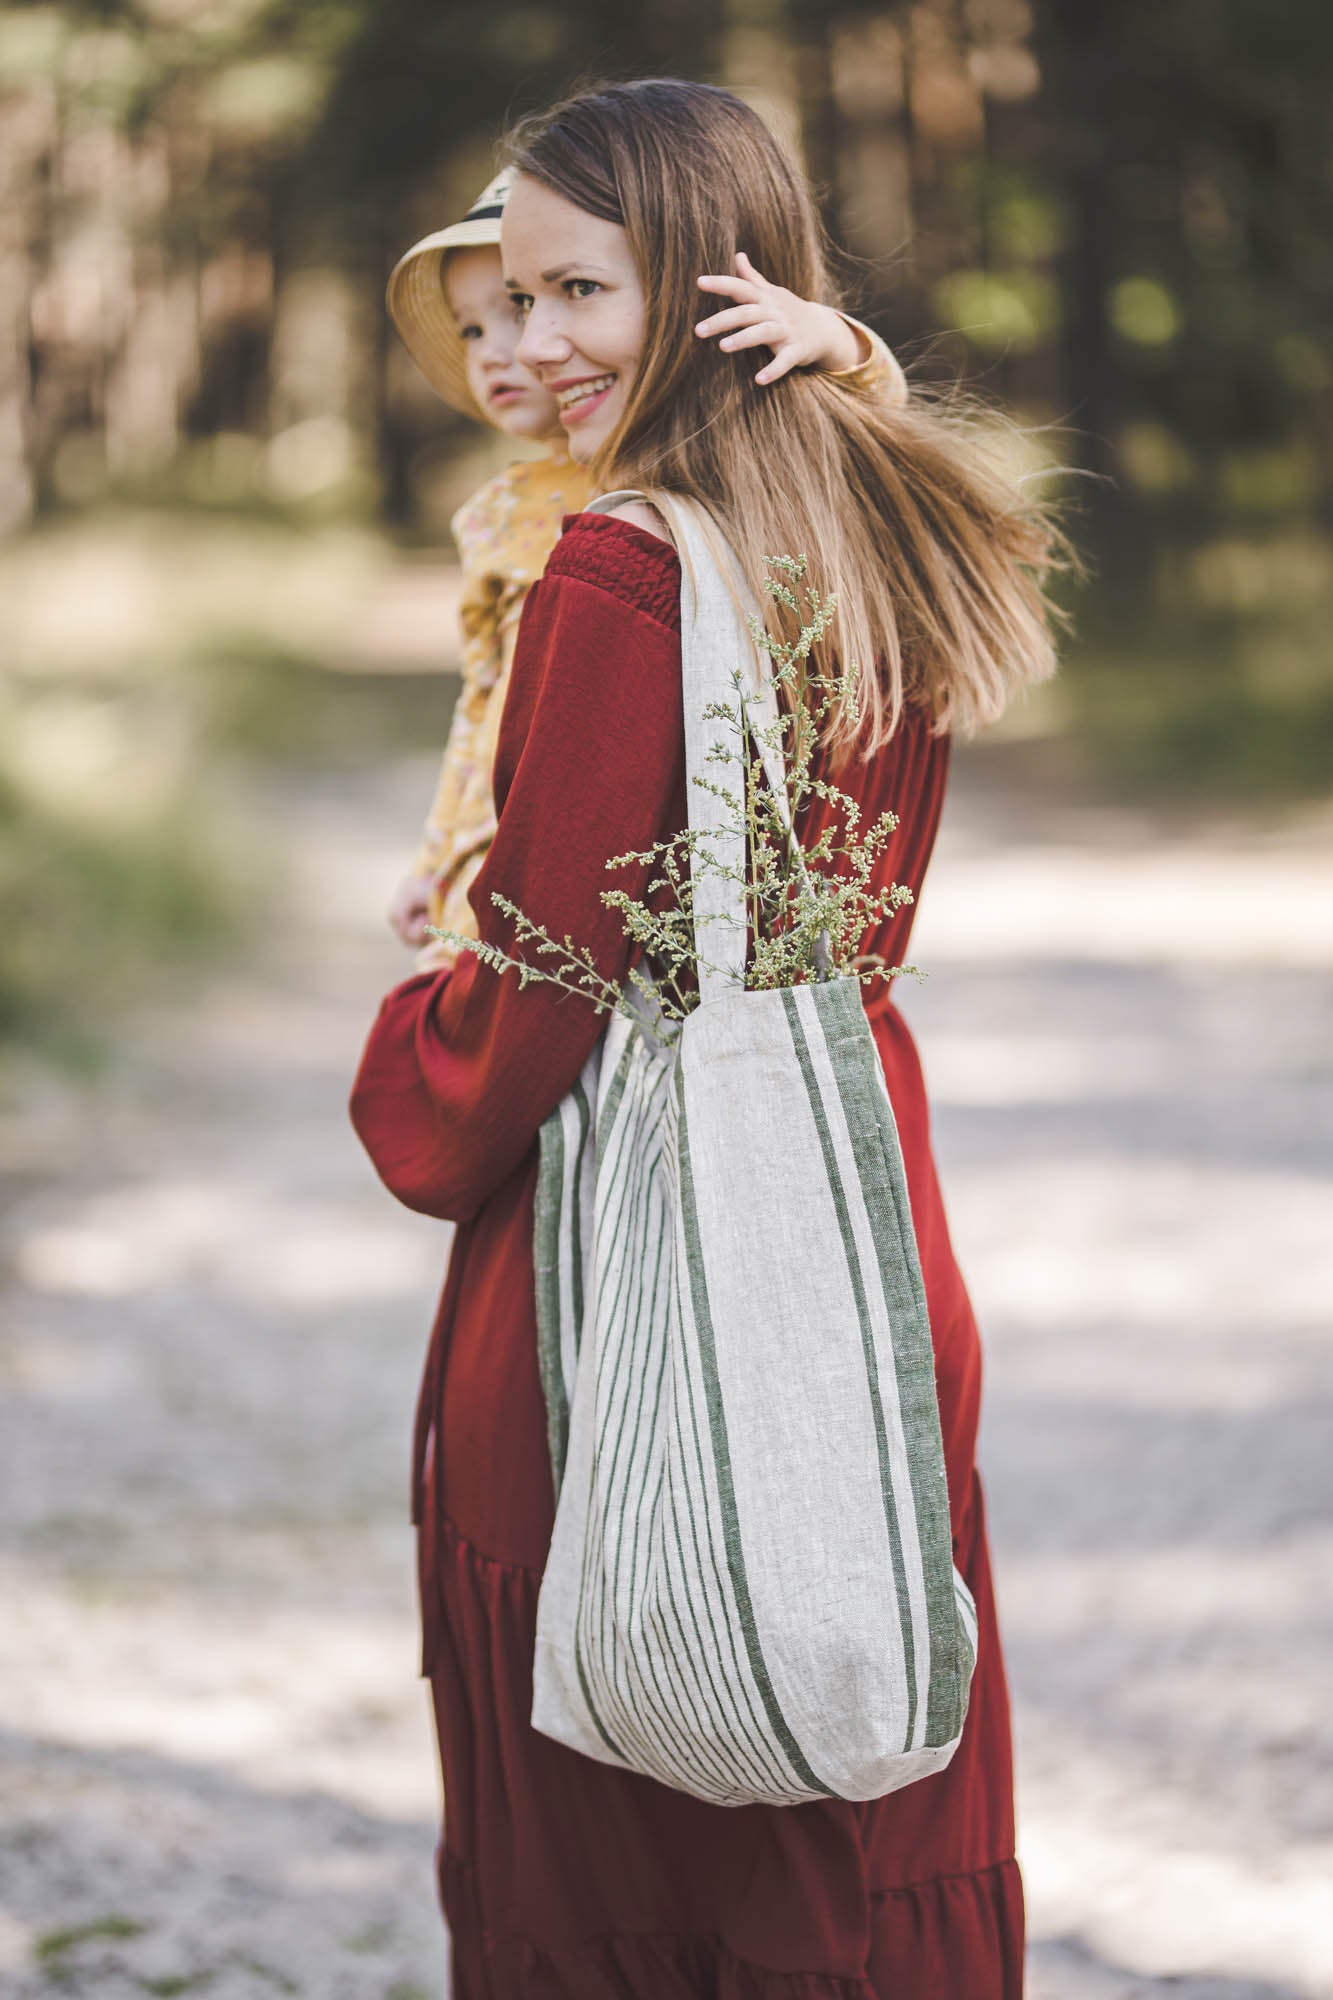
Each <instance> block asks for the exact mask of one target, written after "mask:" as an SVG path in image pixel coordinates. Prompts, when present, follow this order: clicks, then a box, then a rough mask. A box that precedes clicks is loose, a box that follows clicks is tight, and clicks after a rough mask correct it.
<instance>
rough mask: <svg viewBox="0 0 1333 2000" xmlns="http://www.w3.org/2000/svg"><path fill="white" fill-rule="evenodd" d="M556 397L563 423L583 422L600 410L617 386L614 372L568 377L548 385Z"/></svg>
mask: <svg viewBox="0 0 1333 2000" xmlns="http://www.w3.org/2000/svg"><path fill="white" fill-rule="evenodd" d="M546 386H547V387H548V388H549V390H550V392H551V394H552V395H553V396H554V397H555V400H556V406H557V408H558V409H559V411H560V421H561V423H562V424H581V423H584V422H586V420H587V419H588V418H589V417H590V416H591V415H592V414H593V412H594V411H595V410H599V409H600V408H601V406H602V404H603V403H604V402H605V401H606V398H607V397H608V396H609V395H610V393H611V391H612V390H613V389H614V388H615V386H616V377H615V375H614V374H607V375H586V376H581V377H577V378H575V379H574V380H570V379H569V378H568V377H565V378H563V379H562V380H560V381H558V382H548V383H547V385H546Z"/></svg>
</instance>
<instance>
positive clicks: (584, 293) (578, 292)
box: [565, 278, 603, 299]
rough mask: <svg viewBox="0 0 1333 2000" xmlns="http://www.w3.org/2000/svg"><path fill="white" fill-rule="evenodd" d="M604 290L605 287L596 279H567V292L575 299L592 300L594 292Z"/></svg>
mask: <svg viewBox="0 0 1333 2000" xmlns="http://www.w3.org/2000/svg"><path fill="white" fill-rule="evenodd" d="M602 289H603V287H602V286H601V285H599V284H598V282H597V280H596V278H567V279H566V280H565V290H566V291H567V292H568V293H569V295H570V297H571V298H574V299H590V298H591V297H592V295H593V293H594V292H600V291H601V290H602Z"/></svg>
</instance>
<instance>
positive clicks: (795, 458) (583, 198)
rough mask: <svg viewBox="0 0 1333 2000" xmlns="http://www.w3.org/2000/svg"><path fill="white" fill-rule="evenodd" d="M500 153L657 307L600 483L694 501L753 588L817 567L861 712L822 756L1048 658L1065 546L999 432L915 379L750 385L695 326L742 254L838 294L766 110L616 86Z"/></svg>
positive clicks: (990, 708) (950, 722) (680, 87)
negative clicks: (624, 249) (588, 230)
mask: <svg viewBox="0 0 1333 2000" xmlns="http://www.w3.org/2000/svg"><path fill="white" fill-rule="evenodd" d="M506 154H507V158H508V160H509V162H510V164H511V165H512V166H514V167H515V168H516V169H517V170H518V171H519V172H520V173H525V174H530V175H531V176H532V177H533V178H534V179H535V180H538V181H541V182H542V183H544V185H545V186H547V187H549V188H552V189H553V190H554V191H555V192H556V193H557V194H560V195H563V196H564V197H565V199H566V200H568V201H571V202H573V203H574V204H575V206H576V207H578V208H581V209H583V210H585V211H586V212H587V213H588V214H590V215H595V216H599V217H600V218H601V219H602V220H603V221H606V222H614V223H618V224H620V225H622V226H623V227H624V229H625V230H626V231H627V233H628V236H629V241H630V246H631V250H632V254H633V256H634V259H635V263H636V266H637V269H638V274H639V278H640V282H641V283H642V285H643V289H644V295H645V297H646V299H647V300H648V302H649V310H648V331H647V339H646V342H645V346H644V350H643V354H642V357H641V359H640V363H639V371H638V375H637V377H636V379H635V382H634V385H633V388H632V390H631V393H630V397H629V401H628V404H627V407H626V409H625V413H624V416H623V418H622V420H621V422H620V424H619V425H618V426H617V429H616V431H615V434H614V435H613V436H612V437H611V438H610V439H609V440H608V442H607V444H606V446H605V447H604V449H603V450H602V452H601V453H600V454H599V456H598V458H597V460H596V462H595V463H594V465H593V467H592V471H593V474H594V477H595V478H596V479H597V480H598V482H599V484H600V485H601V487H602V488H603V490H605V489H607V488H609V487H611V486H638V487H643V488H646V489H650V490H651V489H652V488H654V487H656V488H660V489H664V490H666V491H668V492H675V493H683V494H687V495H690V496H692V497H693V498H695V499H697V500H699V501H701V502H702V503H703V504H704V506H705V507H706V508H707V509H708V511H709V512H710V513H711V514H712V516H713V518H714V519H715V520H716V522H717V523H718V526H719V527H720V529H721V530H722V532H723V534H724V535H725V536H726V538H727V540H728V542H729V543H730V544H731V547H732V548H733V549H734V550H735V552H736V555H737V558H738V560H739V562H740V564H741V567H742V570H743V571H744V573H745V575H746V576H747V578H749V579H750V580H751V582H752V584H754V585H755V587H756V589H757V586H758V584H759V582H760V581H761V580H762V578H763V575H764V558H765V556H773V555H797V554H803V555H805V556H806V557H807V558H808V560H809V565H810V568H809V575H810V580H811V581H812V582H813V583H814V584H815V585H816V586H817V587H818V588H819V589H821V590H823V591H827V592H836V594H837V597H838V618H837V625H836V628H835V633H834V638H835V640H836V645H837V650H838V652H839V654H840V655H841V656H842V658H843V659H844V660H847V661H856V662H857V663H858V666H857V673H858V677H859V692H858V698H857V703H856V707H857V708H858V709H859V711H860V720H859V722H858V721H856V720H854V719H853V718H852V717H851V716H850V715H848V716H843V717H840V718H839V720H838V722H837V724H836V726H835V727H834V729H833V731H832V742H833V746H834V749H835V751H837V752H839V753H843V754H845V753H846V752H847V751H849V750H850V749H851V748H852V746H853V744H856V745H857V746H858V747H859V748H860V750H861V751H862V754H869V753H870V752H871V751H873V750H874V749H876V748H877V747H878V746H879V745H880V744H881V743H883V742H884V740H885V739H886V738H887V737H888V736H889V735H890V734H891V733H892V731H893V729H894V728H895V727H896V725H897V722H898V719H899V717H900V715H901V713H902V709H903V704H904V702H905V701H908V700H919V701H922V702H924V703H925V704H926V705H927V706H928V707H929V709H930V710H931V711H932V713H933V715H934V717H935V723H936V727H937V728H939V729H941V730H943V729H951V728H962V729H970V728H974V727H976V726H977V725H979V724H981V723H984V722H989V721H991V720H993V718H994V717H996V716H997V715H998V714H999V713H1000V711H1001V709H1002V708H1003V707H1004V705H1005V703H1006V701H1007V700H1008V698H1009V696H1010V695H1011V694H1012V693H1013V692H1014V690H1015V689H1017V688H1019V687H1022V686H1024V685H1026V684H1029V683H1032V682H1036V681H1040V680H1044V679H1045V678H1046V677H1047V676H1048V675H1049V674H1050V673H1051V672H1052V671H1053V669H1054V665H1055V656H1054V648H1053V644H1052V639H1051V632H1050V625H1049V621H1048V613H1047V607H1046V604H1045V600H1044V597H1043V590H1042V584H1043V579H1044V577H1045V575H1046V573H1047V571H1048V569H1049V568H1050V567H1051V564H1052V562H1053V560H1055V558H1056V556H1057V553H1058V550H1059V548H1060V539H1059V537H1058V535H1057V533H1056V531H1055V530H1054V528H1053V527H1052V525H1051V523H1050V521H1049V519H1048V517H1047V515H1046V513H1045V511H1044V510H1043V508H1042V506H1041V505H1040V504H1039V503H1038V502H1037V501H1036V500H1034V499H1033V498H1032V497H1031V496H1030V495H1029V494H1028V493H1026V492H1025V490H1024V488H1023V485H1022V484H1021V483H1020V482H1019V481H1018V480H1017V479H1016V478H1015V476H1014V475H1013V473H1012V471H1011V470H1010V469H1009V468H1008V467H1006V465H1005V464H1004V463H1003V460H1002V457H1001V455H1000V453H999V452H998V451H997V449H996V445H995V440H994V430H993V427H992V426H985V427H983V426H982V425H980V424H978V423H977V422H976V421H975V419H974V418H973V417H971V416H970V415H968V414H967V413H966V412H965V411H962V410H961V409H960V408H959V407H958V406H954V407H953V408H950V407H949V406H948V405H941V404H940V403H939V402H937V401H933V400H928V399H925V398H923V397H922V396H921V395H920V393H919V392H914V394H913V396H912V399H911V400H910V401H909V402H908V404H907V405H906V406H905V407H900V408H897V409H890V408H888V407H886V406H885V405H884V404H883V403H882V402H881V401H880V399H879V398H878V397H877V396H875V395H873V394H870V393H868V392H866V391H864V390H859V389H857V388H856V387H855V386H854V385H852V384H849V383H847V382H844V381H839V380H838V379H837V378H834V377H831V376H829V375H827V374H821V373H818V372H815V371H813V370H801V371H793V372H792V373H790V374H788V375H787V376H785V377H784V378H783V379H782V380H781V381H779V382H777V383H774V384H772V385H771V386H769V387H767V388H763V389H757V388H755V386H754V385H753V383H752V381H751V380H750V379H749V378H750V377H751V376H752V374H753V372H754V368H755V366H756V354H755V351H754V350H749V351H746V350H741V351H740V352H739V353H736V354H724V353H723V352H722V351H721V350H720V349H719V347H718V346H717V344H716V342H714V341H702V340H700V339H699V338H698V337H697V336H696V334H695V333H694V330H693V328H694V321H695V320H696V318H697V317H698V316H699V313H700V311H701V303H700V302H701V299H702V294H701V293H700V292H699V290H698V288H697V285H696V283H695V280H696V279H697V277H698V276H699V274H700V272H703V271H730V270H733V269H734V268H735V266H734V258H735V254H736V252H737V251H738V250H744V251H745V252H746V253H747V254H748V256H749V257H750V258H751V259H752V261H753V262H754V264H755V265H756V266H757V268H758V269H759V270H760V271H762V272H763V273H764V275H765V277H767V278H770V279H771V280H773V281H774V282H775V283H776V284H779V285H784V286H786V287H787V288H788V289H789V290H791V291H793V292H795V293H797V294H798V295H799V296H800V297H801V298H807V299H821V300H823V301H825V302H827V303H830V304H832V303H833V302H834V292H833V286H832V284H831V281H830V277H829V272H828V268H827V263H826V260H825V256H824V249H823V242H822V238H821V232H820V228H819V223H818V219H817V216H816V212H815V207H814V203H813V201H812V199H811V196H810V191H809V188H808V186H807V184H806V181H805V179H804V177H803V175H802V174H801V173H800V171H799V170H798V168H797V167H796V166H795V165H794V164H793V162H792V161H791V160H790V159H789V158H788V157H787V155H786V154H785V152H784V151H783V149H782V148H781V146H780V145H779V144H778V142H777V140H776V139H775V138H774V137H773V135H772V133H771V132H770V131H769V130H768V128H767V126H766V125H765V124H764V122H763V120H762V119H761V118H760V117H759V116H758V114H757V113H756V112H754V111H752V110H751V109H750V107H749V106H748V105H747V104H745V103H743V102H742V100H741V99H740V98H738V97H736V96H734V95H733V94H732V93H731V92H730V91H728V90H722V89H718V88H716V87H715V86H713V85H710V84H700V83H685V82H680V81H678V80H676V79H673V78H652V79H647V80H644V81H641V82H637V83H621V84H611V85H608V86H605V87H603V88H598V89H594V90H588V91H584V92H582V93H580V94H579V95H578V96H575V97H571V98H568V99H567V100H566V101H565V102H564V103H563V104H558V105H556V106H555V108H554V109H553V110H550V111H547V112H544V113H542V114H540V115H538V116H537V117H535V118H531V119H528V120H526V121H525V122H524V123H522V124H521V125H519V126H518V127H517V128H516V129H515V130H514V131H513V133H511V135H510V138H509V141H508V144H507V147H506ZM707 309H708V310H713V308H711V307H708V308H707ZM876 662H878V671H875V670H873V663H876ZM820 664H821V666H822V667H823V668H824V670H826V671H827V670H829V669H830V668H831V667H832V664H833V663H832V661H831V659H828V658H825V659H824V660H823V661H822V662H821V663H820Z"/></svg>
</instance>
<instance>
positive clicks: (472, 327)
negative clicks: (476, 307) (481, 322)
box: [458, 319, 481, 340]
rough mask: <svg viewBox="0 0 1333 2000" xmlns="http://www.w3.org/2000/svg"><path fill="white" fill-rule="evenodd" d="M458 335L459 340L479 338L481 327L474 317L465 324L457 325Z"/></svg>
mask: <svg viewBox="0 0 1333 2000" xmlns="http://www.w3.org/2000/svg"><path fill="white" fill-rule="evenodd" d="M458 337H459V339H460V340H480V339H481V328H480V327H479V326H478V325H477V322H476V321H475V320H474V319H473V320H469V321H468V323H467V325H466V326H460V327H459V329H458Z"/></svg>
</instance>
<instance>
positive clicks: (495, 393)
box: [444, 244, 560, 438]
mask: <svg viewBox="0 0 1333 2000" xmlns="http://www.w3.org/2000/svg"><path fill="white" fill-rule="evenodd" d="M444 295H445V297H446V298H447V299H448V301H449V308H450V311H451V312H452V313H453V315H454V318H455V319H456V320H457V321H458V330H459V332H460V333H461V334H462V336H463V353H464V356H465V362H466V367H467V385H468V388H469V389H470V390H471V391H472V396H473V400H474V401H475V403H476V405H477V408H478V409H479V410H480V411H481V412H482V414H483V415H484V416H485V418H486V420H487V422H488V423H492V424H494V425H495V427H496V429H497V430H501V431H506V432H508V434H509V436H510V437H523V438H545V437H550V436H551V434H552V433H553V432H557V431H558V430H559V428H560V412H559V410H558V409H557V408H556V402H555V398H554V396H552V395H551V393H550V391H549V390H547V389H544V388H543V387H542V385H541V383H540V382H539V381H538V380H537V378H536V376H535V375H530V374H529V373H528V371H527V369H526V368H520V366H519V364H518V362H517V361H516V360H515V359H514V352H515V349H516V348H517V346H518V339H519V335H520V333H521V332H522V330H523V329H522V326H521V324H520V322H519V319H518V315H517V314H516V312H515V310H514V302H513V300H512V299H511V298H510V296H509V294H508V292H507V291H506V290H505V285H504V278H503V276H502V274H501V269H500V252H499V250H498V249H492V248H491V247H490V246H489V245H488V244H484V245H479V246H477V247H476V248H475V249H471V250H455V251H453V252H452V253H451V254H450V256H449V257H448V258H447V259H446V262H445V266H444Z"/></svg>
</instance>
